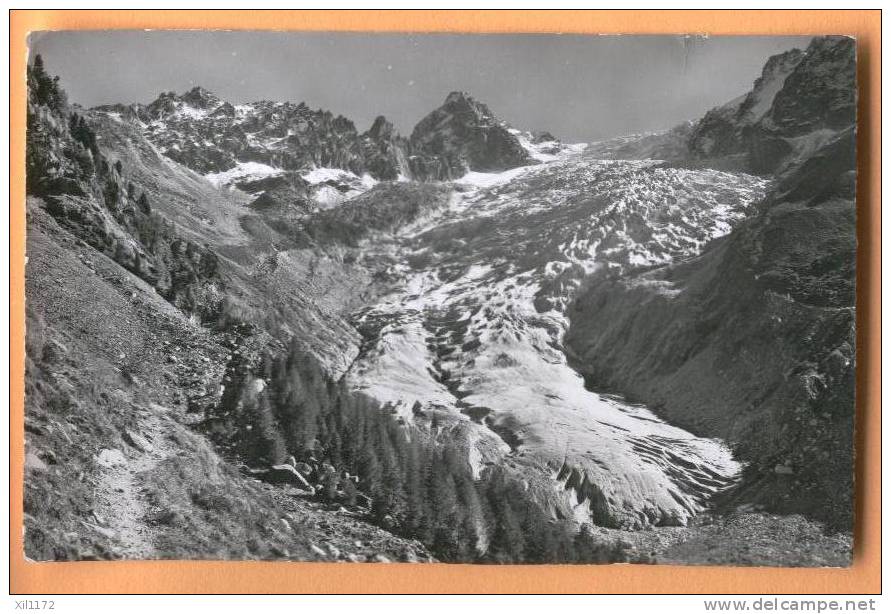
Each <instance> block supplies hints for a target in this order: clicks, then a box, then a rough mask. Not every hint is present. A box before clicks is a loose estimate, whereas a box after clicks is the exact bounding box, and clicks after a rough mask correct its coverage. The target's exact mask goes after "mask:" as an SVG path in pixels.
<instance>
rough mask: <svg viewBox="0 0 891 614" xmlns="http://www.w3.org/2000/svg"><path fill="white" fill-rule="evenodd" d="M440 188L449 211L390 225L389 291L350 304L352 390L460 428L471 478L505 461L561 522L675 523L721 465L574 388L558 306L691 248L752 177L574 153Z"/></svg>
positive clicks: (713, 451)
mask: <svg viewBox="0 0 891 614" xmlns="http://www.w3.org/2000/svg"><path fill="white" fill-rule="evenodd" d="M456 185H457V186H458V187H459V192H458V193H457V195H456V196H455V197H454V199H453V202H452V203H451V206H450V207H449V208H448V209H446V210H444V211H443V212H442V213H440V214H438V215H437V216H436V217H434V218H433V219H428V220H425V221H424V222H423V223H422V224H419V225H417V226H415V227H412V228H409V229H406V230H405V231H404V232H403V233H402V234H401V235H400V237H399V239H400V244H401V250H402V264H401V265H400V270H399V274H400V275H401V276H402V277H403V279H404V284H403V287H402V288H401V289H400V290H399V291H398V292H396V293H393V294H391V295H389V296H386V297H384V298H383V300H382V301H381V302H379V303H378V304H376V305H373V306H370V307H368V308H366V309H363V310H361V311H360V312H358V313H357V314H356V321H357V326H358V328H359V330H360V331H363V332H364V333H365V334H366V342H365V344H364V348H365V351H364V352H363V353H362V354H361V355H360V357H359V359H358V360H357V361H356V363H355V364H354V367H353V368H352V370H351V371H350V373H349V378H350V381H351V382H352V384H353V386H354V387H355V389H356V390H360V391H362V392H363V393H364V394H367V395H369V396H371V397H373V398H374V399H376V400H378V401H379V402H380V403H381V404H384V405H386V406H389V407H391V408H392V410H393V411H394V412H395V413H396V414H398V415H399V416H401V417H402V418H403V419H404V420H406V421H408V422H412V423H416V424H421V425H424V428H425V429H426V428H434V427H431V426H430V425H431V423H435V424H437V425H438V426H437V427H435V428H434V430H437V429H442V430H443V431H444V432H449V431H452V432H454V433H455V434H458V433H460V434H461V435H460V436H464V437H467V438H468V440H469V446H470V450H471V452H470V454H471V458H472V460H473V462H474V465H475V470H476V471H477V472H481V471H484V470H485V467H486V466H491V465H493V464H497V465H504V464H506V465H507V466H510V467H512V468H513V469H514V470H515V471H516V472H517V474H518V475H524V476H525V477H526V479H527V480H528V481H529V482H530V483H531V484H532V486H533V492H535V493H536V494H535V496H536V497H539V498H541V499H542V500H543V501H544V502H546V504H547V505H548V506H549V507H550V508H551V509H552V510H553V513H555V514H557V515H559V516H563V517H574V518H575V519H577V520H578V521H579V522H594V523H596V524H601V525H606V526H621V527H632V528H633V527H642V526H647V525H651V524H662V525H665V524H684V523H686V521H687V520H689V519H690V518H691V517H692V516H693V515H695V514H696V512H697V511H699V510H700V509H702V507H703V505H704V503H705V501H706V500H707V499H708V497H709V496H711V495H713V494H714V493H715V492H717V491H719V490H720V489H722V488H723V487H726V486H727V485H729V484H730V483H732V481H733V479H734V477H735V475H736V473H737V471H738V469H739V467H738V465H737V463H736V462H735V461H734V460H733V458H732V456H731V454H730V452H729V450H728V449H727V448H726V447H724V446H723V445H722V444H721V443H720V442H718V441H715V440H709V439H701V438H697V437H695V436H693V435H691V434H690V433H688V432H685V431H683V430H681V429H678V428H675V427H673V426H671V425H669V424H667V423H665V422H664V421H662V420H660V419H659V418H657V417H656V416H655V415H654V414H653V413H652V412H650V411H649V410H647V409H646V408H644V407H640V406H635V405H632V404H628V403H626V402H623V401H621V400H620V399H616V398H612V397H609V396H603V395H598V394H595V393H592V392H589V391H588V390H586V389H585V385H584V382H583V380H582V378H581V377H580V376H579V375H578V374H577V373H576V372H575V371H574V370H573V368H572V367H571V366H570V364H569V362H568V359H567V356H566V355H565V352H564V349H563V335H564V332H565V330H566V327H567V323H568V320H567V314H566V310H567V306H568V305H569V304H570V303H571V301H572V299H573V297H574V295H575V293H576V292H577V290H578V289H579V288H580V287H581V286H582V285H583V284H596V283H597V280H598V279H605V278H608V277H613V276H616V275H621V274H623V273H627V272H628V271H632V270H638V269H640V268H644V267H650V266H654V265H660V264H665V263H668V262H671V261H673V260H675V259H678V258H685V257H689V256H691V255H694V254H697V253H698V252H699V251H700V250H701V249H702V247H703V246H704V245H705V244H706V243H707V242H708V241H709V240H711V239H714V238H715V237H718V236H721V235H724V234H726V233H727V232H729V231H730V229H731V228H732V227H733V226H734V225H735V224H736V223H738V222H739V221H740V220H742V219H743V218H744V217H745V216H746V213H747V211H748V209H749V207H750V206H751V205H752V204H753V203H755V202H757V201H758V200H760V199H761V198H762V197H763V196H764V193H765V189H766V187H767V182H766V181H765V180H764V179H759V178H757V177H753V176H749V175H743V174H728V173H722V172H717V171H708V170H703V171H688V170H678V169H664V168H658V167H657V165H656V164H654V163H653V162H647V161H642V162H638V161H621V162H619V161H603V160H598V159H596V158H593V157H591V156H589V155H586V153H585V152H584V151H583V150H577V151H574V152H569V153H564V154H563V155H561V156H554V157H553V159H552V160H551V161H548V162H544V163H542V164H540V165H537V166H527V167H521V168H517V169H513V170H510V171H506V172H503V173H498V174H485V173H470V174H468V175H466V176H465V177H463V178H462V179H460V180H458V181H457V182H456ZM664 291H665V292H666V293H671V291H672V290H671V288H670V287H668V286H666V287H665V289H664Z"/></svg>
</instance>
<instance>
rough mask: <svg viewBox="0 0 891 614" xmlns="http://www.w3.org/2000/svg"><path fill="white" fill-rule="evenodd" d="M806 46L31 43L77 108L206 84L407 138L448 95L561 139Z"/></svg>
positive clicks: (616, 128) (199, 40) (625, 130)
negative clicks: (388, 127)
mask: <svg viewBox="0 0 891 614" xmlns="http://www.w3.org/2000/svg"><path fill="white" fill-rule="evenodd" d="M808 40H809V39H808V37H711V38H708V39H687V42H686V43H685V39H684V38H683V37H679V36H635V35H626V36H579V35H502V34H490V35H472V34H471V35H451V34H418V35H410V34H350V33H295V32H202V31H152V32H143V31H94V32H89V31H79V32H48V33H35V34H32V38H31V42H32V49H33V52H36V53H40V54H42V55H43V58H44V62H45V64H46V67H47V70H48V71H49V72H50V73H51V74H58V75H59V76H60V77H61V80H62V84H63V86H64V87H65V89H66V90H67V91H68V93H69V97H70V99H71V100H72V101H73V102H78V103H80V104H82V105H84V106H94V105H97V104H106V103H112V102H126V103H129V102H150V101H152V100H154V99H155V98H156V97H157V95H158V93H160V92H162V91H171V90H172V91H176V92H182V91H185V90H187V89H189V88H191V87H192V86H194V85H202V86H204V87H206V88H207V89H209V90H211V91H213V92H215V93H216V94H217V95H219V96H220V97H221V98H223V99H225V100H229V101H230V102H233V103H240V102H250V101H253V100H263V99H268V100H291V101H294V102H299V101H306V103H307V104H308V105H309V106H310V107H312V108H319V107H321V108H325V109H329V110H331V111H332V112H334V113H340V114H343V115H346V116H347V117H349V118H350V119H352V120H353V121H355V122H356V125H357V128H359V130H360V131H361V130H365V129H366V128H367V127H368V126H369V125H370V124H371V121H372V120H373V119H374V117H375V116H376V115H386V116H387V117H388V118H389V119H390V120H391V121H393V122H394V123H395V124H396V126H397V128H398V129H399V130H400V132H402V133H403V134H408V133H410V131H411V129H412V127H413V126H414V124H415V123H416V122H417V121H418V120H419V119H420V118H421V117H423V116H424V115H425V114H427V113H428V112H429V111H431V110H432V109H434V108H435V107H437V106H438V105H440V104H441V103H442V101H443V99H444V98H445V96H446V95H447V94H448V92H450V91H452V90H466V91H468V92H470V93H471V94H473V95H474V96H475V97H476V98H477V99H478V100H481V101H483V102H486V103H487V104H488V105H489V106H490V107H491V109H492V110H493V111H494V112H495V113H496V114H497V115H498V116H499V117H501V118H502V119H505V120H507V121H508V122H510V123H511V124H513V125H514V126H516V127H518V128H523V129H533V130H549V131H550V132H552V133H554V134H555V135H557V136H558V137H560V138H563V139H565V140H568V141H591V140H596V139H599V138H604V137H609V136H616V135H620V134H629V133H634V132H644V131H649V130H657V129H661V128H668V127H671V126H673V125H674V124H676V123H678V122H680V121H683V120H685V119H694V118H697V117H699V116H701V115H702V114H703V113H704V112H705V111H706V110H708V109H709V108H711V107H713V106H715V105H717V104H721V103H723V102H726V101H727V100H730V99H732V98H735V97H736V96H738V95H739V94H742V93H743V92H745V91H746V90H748V89H749V88H750V87H751V84H752V81H754V80H755V79H756V78H757V77H758V76H759V74H760V72H761V67H762V66H763V64H764V62H765V60H766V59H767V57H768V56H770V55H772V54H774V53H778V52H781V51H785V50H787V49H791V48H793V47H800V48H804V47H805V46H806V45H807V43H808Z"/></svg>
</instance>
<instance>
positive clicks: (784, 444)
mask: <svg viewBox="0 0 891 614" xmlns="http://www.w3.org/2000/svg"><path fill="white" fill-rule="evenodd" d="M853 55H854V45H853V41H851V40H850V39H846V38H824V39H816V40H815V41H814V42H813V43H812V44H811V45H810V47H809V48H808V50H807V51H806V52H805V54H804V56H803V58H801V59H800V61H799V62H798V63H797V65H796V68H795V69H794V70H793V71H792V73H791V74H790V75H789V77H787V79H786V81H785V84H784V86H783V88H782V89H780V90H779V91H778V92H777V94H776V96H775V98H774V101H773V103H772V105H771V106H770V107H769V109H767V111H766V112H765V114H764V115H763V116H762V119H761V120H760V121H759V122H758V123H757V124H756V126H755V130H756V132H755V133H754V135H753V136H752V137H751V140H750V141H749V148H750V149H749V151H748V155H749V156H750V158H751V159H753V160H758V161H759V163H761V164H768V163H770V165H771V169H772V170H773V171H774V172H775V173H776V176H777V179H776V183H775V187H774V188H773V190H772V191H771V193H770V195H769V197H768V198H767V199H765V200H764V201H763V202H762V203H760V204H759V205H758V207H757V208H756V209H755V211H756V213H755V214H754V215H753V216H752V217H751V218H750V219H749V220H747V221H745V222H744V223H743V224H742V225H740V227H739V228H738V229H736V230H735V231H734V232H733V233H731V234H730V236H729V237H727V238H725V239H722V240H720V241H716V242H714V243H713V244H711V245H710V246H709V249H707V250H706V251H705V253H704V254H703V255H702V256H700V257H698V258H694V259H689V260H685V261H682V262H678V263H675V264H672V265H669V266H666V267H660V268H657V269H654V270H650V271H646V272H642V273H636V274H633V275H628V276H622V277H619V278H617V279H614V280H612V281H610V282H608V283H602V284H597V285H593V286H591V287H590V288H588V289H587V290H586V291H585V292H584V293H583V294H581V295H580V296H579V297H578V299H577V300H576V301H575V304H574V306H573V308H572V310H571V312H570V313H571V321H572V323H571V326H570V330H569V333H568V335H567V343H568V345H569V346H570V347H571V348H572V350H573V352H574V354H575V356H576V357H577V364H578V365H579V368H580V369H582V371H583V372H584V373H585V374H586V376H587V378H588V379H589V381H590V382H591V384H592V385H597V386H599V387H606V388H608V389H616V390H621V391H623V392H624V393H626V394H628V395H631V396H632V397H634V398H635V399H638V400H640V401H642V402H646V403H647V404H648V405H651V406H653V407H655V408H657V409H658V413H659V414H660V415H661V416H664V417H666V418H667V419H669V420H670V421H672V422H673V423H676V424H679V425H682V426H684V427H686V428H688V429H690V430H691V431H693V432H695V433H698V434H701V435H704V436H712V437H721V438H722V439H725V440H727V441H729V442H732V443H733V444H734V445H735V450H736V452H737V456H738V457H739V458H740V459H741V460H743V461H745V462H746V463H748V466H747V468H746V471H745V473H744V480H743V483H742V485H741V487H740V490H739V491H738V492H737V494H736V498H735V500H736V501H752V502H755V503H757V504H760V505H764V506H767V507H768V508H770V509H773V510H776V511H781V512H784V513H788V512H801V513H805V514H808V515H809V516H811V517H817V518H820V519H822V520H825V521H827V522H829V523H830V524H831V525H832V526H834V527H836V528H840V529H850V526H851V513H852V507H851V506H852V499H851V497H852V480H853V473H852V461H853V455H852V446H853V443H852V442H853V413H854V351H855V350H854V278H855V276H854V250H855V217H854V196H855V195H854V183H853V174H854V172H855V158H854V146H855V143H854V125H853V110H854V109H853V103H854V98H853V89H851V84H853V79H854V72H853V71H854V57H853ZM843 92H844V93H843ZM793 99H794V100H795V101H796V103H795V104H794V105H793V104H792V103H791V100H793ZM793 117H794V119H793ZM768 143H770V145H769V146H768V145H767V144H768ZM814 147H816V149H814ZM768 149H769V151H770V152H773V153H770V154H766V153H765V152H766V151H767V150H768ZM779 152H785V153H784V154H782V155H779Z"/></svg>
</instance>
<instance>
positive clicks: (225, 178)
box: [204, 162, 284, 188]
mask: <svg viewBox="0 0 891 614" xmlns="http://www.w3.org/2000/svg"><path fill="white" fill-rule="evenodd" d="M283 172H284V171H282V169H280V168H275V167H274V166H269V165H268V164H262V163H260V162H239V163H238V164H237V165H236V166H235V167H233V168H230V169H229V170H226V171H222V172H219V173H208V174H207V175H205V176H204V178H205V179H207V180H208V181H209V182H211V183H212V184H213V185H215V186H216V187H218V188H219V187H224V186H227V185H232V184H234V183H238V182H242V181H254V180H257V179H263V178H265V177H272V176H274V175H280V174H282V173H283Z"/></svg>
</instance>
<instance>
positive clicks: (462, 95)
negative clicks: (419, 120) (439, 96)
mask: <svg viewBox="0 0 891 614" xmlns="http://www.w3.org/2000/svg"><path fill="white" fill-rule="evenodd" d="M455 102H469V103H473V102H476V101H475V100H474V98H473V96H471V95H470V94H469V93H467V92H462V91H459V90H455V91H453V92H450V93H449V95H448V96H446V99H445V102H444V103H443V104H451V103H455Z"/></svg>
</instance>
